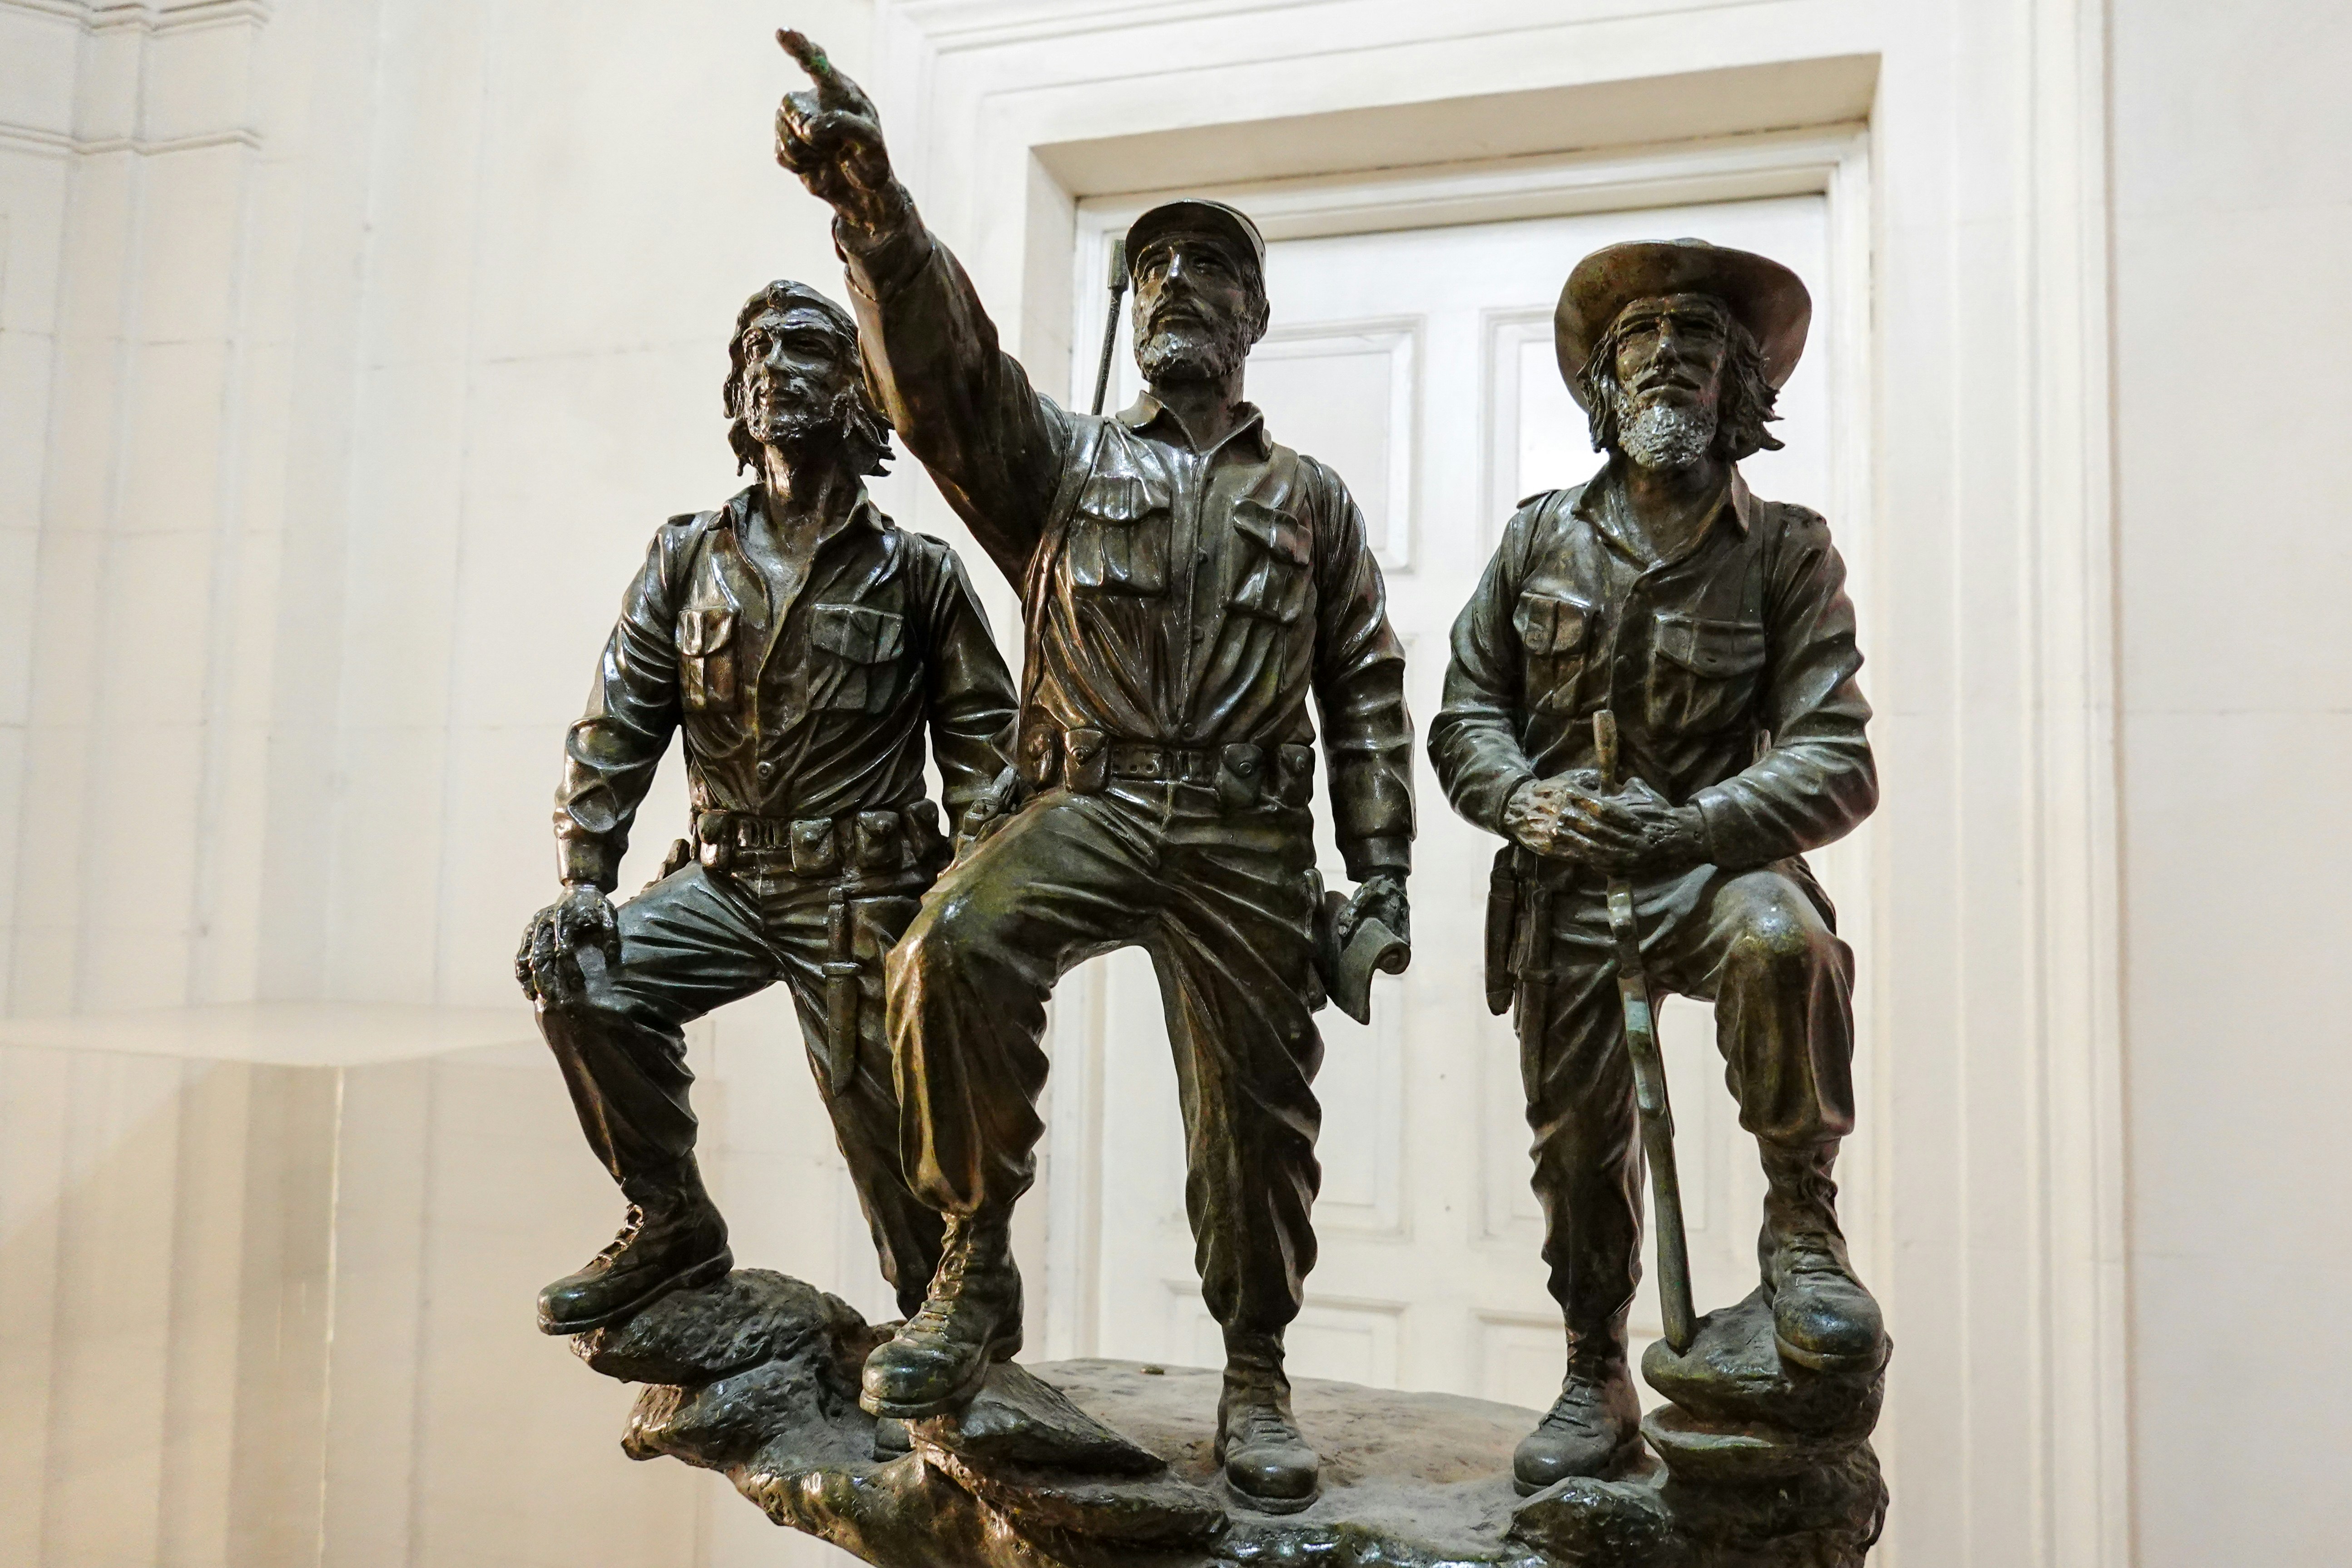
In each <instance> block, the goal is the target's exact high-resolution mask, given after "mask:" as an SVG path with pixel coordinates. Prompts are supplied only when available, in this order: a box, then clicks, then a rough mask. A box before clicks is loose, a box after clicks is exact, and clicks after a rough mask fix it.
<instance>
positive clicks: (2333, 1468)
mask: <svg viewBox="0 0 2352 1568" xmlns="http://www.w3.org/2000/svg"><path fill="white" fill-rule="evenodd" d="M2114 59H2115V83H2116V93H2115V170H2116V185H2115V237H2116V241H2115V271H2116V368H2117V376H2116V414H2117V418H2116V475H2117V481H2118V484H2117V497H2118V506H2117V530H2118V540H2119V557H2120V562H2121V574H2120V592H2119V595H2118V597H2119V604H2120V608H2121V614H2120V616H2119V622H2120V625H2119V628H2118V630H2119V639H2120V647H2121V658H2120V659H2119V661H2118V667H2119V668H2120V670H2121V674H2122V679H2121V682H2120V685H2121V700H2122V707H2123V721H2122V741H2123V746H2122V758H2123V798H2124V804H2125V809H2124V818H2123V820H2124V845H2125V857H2124V889H2125V910H2126V928H2125V929H2126V942H2127V954H2128V968H2127V971H2126V973H2127V975H2128V989H2127V992H2126V996H2127V1001H2128V1006H2129V1013H2128V1026H2129V1032H2128V1038H2129V1042H2130V1075H2129V1085H2130V1105H2131V1138H2132V1148H2131V1156H2132V1158H2131V1203H2132V1229H2131V1239H2132V1274H2133V1279H2132V1287H2133V1289H2132V1299H2133V1304H2134V1321H2133V1350H2134V1358H2135V1375H2134V1377H2133V1381H2132V1391H2133V1417H2134V1424H2135V1433H2136V1436H2137V1460H2138V1464H2137V1470H2138V1475H2137V1499H2138V1520H2139V1541H2140V1549H2141V1560H2142V1561H2143V1562H2144V1563H2147V1564H2148V1565H2149V1568H2204V1565H2205V1564H2209V1563H2232V1562H2238V1563H2256V1562H2259V1563H2313V1564H2316V1563H2333V1562H2340V1561H2342V1560H2343V1558H2344V1556H2345V1553H2346V1552H2347V1550H2352V1548H2347V1542H2352V1525H2347V1518H2346V1514H2345V1510H2344V1509H2343V1506H2342V1504H2341V1503H2340V1502H2334V1503H2325V1502H2322V1501H2321V1500H2322V1499H2325V1498H2328V1497H2330V1496H2331V1495H2332V1494H2337V1493H2339V1492H2340V1487H2339V1483H2338V1479H2337V1478H2338V1477H2339V1476H2340V1475H2341V1473H2342V1470H2343V1467H2344V1464H2345V1462H2346V1458H2347V1453H2346V1449H2347V1438H2346V1433H2347V1421H2346V1419H2345V1410H2346V1408H2347V1396H2352V1337H2347V1335H2346V1334H2345V1332H2344V1331H2343V1327H2342V1324H2341V1321H2340V1315H2341V1313H2342V1312H2343V1310H2344V1303H2345V1302H2346V1301H2347V1300H2352V1203H2347V1199H2346V1195H2345V1194H2346V1192H2347V1184H2346V1182H2345V1174H2344V1164H2343V1158H2342V1151H2343V1148H2344V1145H2345V1121H2346V1117H2347V1110H2352V1049H2347V1047H2348V1046H2352V979H2347V976H2352V968H2347V964H2346V963H2345V962H2344V959H2343V957H2342V955H2341V953H2340V952H2338V951H2337V944H2338V943H2339V942H2342V941H2343V940H2344V939H2345V936H2346V933H2347V930H2352V921H2347V907H2352V906H2347V901H2346V889H2347V886H2348V885H2352V831H2347V827H2346V825H2345V821H2344V815H2343V810H2342V801H2343V797H2344V788H2345V780H2346V779H2347V777H2352V614H2347V595H2352V527H2347V525H2352V502H2347V500H2346V499H2345V494H2344V489H2343V486H2342V485H2341V483H2340V482H2339V475H2338V471H2337V470H2338V469H2340V468H2341V467H2342V465H2341V462H2340V460H2339V459H2338V458H2337V456H2336V455H2337V454H2338V453H2339V452H2340V451H2341V450H2342V445H2341V444H2342V442H2343V439H2344V436H2343V430H2344V416H2343V412H2342V409H2341V408H2340V407H2339V406H2338V404H2339V402H2340V400H2339V399H2338V398H2337V397H2336V395H2334V393H2333V392H2332V391H2327V392H2320V391H2317V390H2316V388H2318V387H2320V386H2322V385H2329V384H2332V383H2333V382H2334V380H2335V379H2336V371H2335V370H2334V368H2333V367H2334V366H2336V365H2337V364H2340V363H2344V361H2345V359H2346V356H2347V354H2348V353H2352V289H2347V284H2352V163H2347V161H2346V159H2345V158H2344V156H2343V153H2342V148H2343V145H2344V142H2345V139H2346V136H2347V132H2352V108H2347V100H2346V99H2345V96H2344V93H2343V90H2342V85H2343V80H2344V73H2345V69H2346V67H2347V64H2352V13H2347V11H2346V9H2345V8H2344V7H2342V6H2340V5H2316V4H2301V3H2298V0H2259V3H2257V4H2253V5H2233V6H2228V7H2207V6H2201V5H2124V6H2118V7H2117V8H2116V33H2115V55H2114Z"/></svg>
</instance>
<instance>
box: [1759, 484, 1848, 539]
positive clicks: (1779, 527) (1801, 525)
mask: <svg viewBox="0 0 2352 1568" xmlns="http://www.w3.org/2000/svg"><path fill="white" fill-rule="evenodd" d="M1754 504H1755V516H1756V518H1757V520H1758V521H1759V522H1761V523H1762V524H1763V525H1764V527H1765V528H1766V529H1767V530H1769V531H1770V532H1771V533H1772V534H1774V535H1775V536H1777V537H1778V538H1779V539H1780V540H1781V541H1782V542H1784V543H1788V544H1793V545H1799V546H1802V545H1807V544H1816V543H1826V542H1828V540H1829V537H1830V521H1829V519H1827V518H1825V517H1823V516H1822V514H1821V513H1820V512H1817V511H1815V510H1813V509H1812V508H1811V507H1809V506H1802V505H1800V504H1799V503H1797V502H1795V501H1792V500H1765V499H1764V498H1763V497H1761V496H1758V497H1756V498H1755V503H1754Z"/></svg>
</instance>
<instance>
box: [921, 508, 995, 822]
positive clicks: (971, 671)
mask: <svg viewBox="0 0 2352 1568" xmlns="http://www.w3.org/2000/svg"><path fill="white" fill-rule="evenodd" d="M934 548H935V549H936V551H937V552H938V560H939V569H938V573H937V575H936V580H935V581H934V583H933V584H932V586H931V593H930V614H929V621H930V650H929V651H930V668H929V670H928V671H927V674H928V675H929V680H930V692H931V703H930V722H931V757H932V760H933V761H935V762H937V763H939V765H940V795H941V796H942V799H941V800H940V805H941V806H942V807H944V808H945V810H946V813H947V819H948V831H949V832H950V834H952V833H953V832H954V831H955V830H956V827H957V826H958V825H959V824H961V822H962V821H963V816H964V812H965V811H966V810H967V809H968V808H969V807H970V806H971V803H972V802H973V800H975V799H976V798H978V797H979V795H980V793H981V791H982V790H984V789H986V788H987V787H988V786H989V785H990V784H993V783H994V782H995V781H996V777H997V775H998V774H999V773H1003V771H1004V764H1005V763H1006V761H1007V760H1008V759H1007V758H1006V755H1005V747H1006V746H1008V745H1009V744H1010V743H1011V730H1010V727H1011V725H1012V722H1013V709H1014V707H1015V706H1016V700H1015V698H1014V696H1013V677H1012V675H1011V674H1010V673H1009V672H1008V671H1007V670H1006V669H1005V668H1004V658H1003V655H1001V654H999V653H998V652H997V651H996V639H995V638H994V637H991V636H990V635H989V629H988V612H987V611H986V610H983V609H982V608H981V605H980V600H979V599H978V597H977V596H975V595H973V593H972V591H971V578H969V577H967V576H966V575H965V574H964V570H963V563H962V562H961V561H959V560H957V559H956V554H955V552H954V551H952V550H950V549H949V548H948V547H947V546H946V545H944V544H935V545H934Z"/></svg>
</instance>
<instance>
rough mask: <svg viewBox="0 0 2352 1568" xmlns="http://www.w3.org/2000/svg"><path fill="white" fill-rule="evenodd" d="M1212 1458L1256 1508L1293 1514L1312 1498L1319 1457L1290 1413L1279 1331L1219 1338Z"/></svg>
mask: <svg viewBox="0 0 2352 1568" xmlns="http://www.w3.org/2000/svg"><path fill="white" fill-rule="evenodd" d="M1216 1457H1217V1462H1218V1463H1219V1464H1221V1465H1223V1466H1224V1468H1225V1484H1226V1485H1227V1486H1229V1487H1231V1488H1232V1489H1234V1492H1235V1493H1236V1494H1238V1495H1239V1497H1240V1499H1241V1500H1242V1501H1243V1502H1244V1504H1246V1505H1247V1506H1249V1507H1251V1508H1254V1509H1256V1510H1259V1511H1260V1512H1263V1513H1297V1511H1298V1510H1300V1509H1303V1508H1306V1507H1307V1506H1308V1505H1309V1504H1311V1503H1313V1502H1314V1500H1315V1496H1316V1492H1317V1490H1318V1485H1319V1479H1320V1472H1321V1461H1320V1460H1318V1458H1316V1457H1315V1450H1314V1449H1313V1448H1311V1447H1308V1446H1307V1439H1306V1438H1305V1437H1302V1436H1299V1433H1298V1422H1297V1418H1296V1417H1294V1416H1293V1415H1291V1414H1290V1379H1289V1378H1288V1377H1287V1376H1286V1374H1285V1373H1284V1372H1283V1370H1282V1336H1281V1335H1280V1334H1268V1333H1228V1334H1227V1335H1226V1336H1225V1385H1224V1390H1223V1394H1220V1395H1219V1397H1218V1399H1217V1446H1216Z"/></svg>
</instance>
